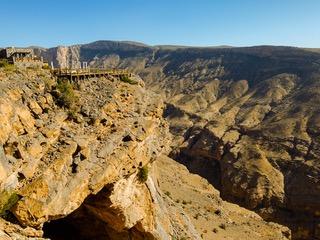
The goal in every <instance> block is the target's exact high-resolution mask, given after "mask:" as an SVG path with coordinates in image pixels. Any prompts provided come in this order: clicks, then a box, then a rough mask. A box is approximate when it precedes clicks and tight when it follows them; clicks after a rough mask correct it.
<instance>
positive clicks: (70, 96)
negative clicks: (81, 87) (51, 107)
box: [56, 80, 78, 109]
mask: <svg viewBox="0 0 320 240" xmlns="http://www.w3.org/2000/svg"><path fill="white" fill-rule="evenodd" d="M56 88H57V89H58V90H59V92H60V96H59V97H58V104H59V105H60V106H63V107H66V108H69V109H72V108H74V107H75V105H76V103H77V101H78V98H77V96H76V94H75V92H74V90H73V86H72V84H71V83H70V82H69V81H68V80H60V81H58V84H57V86H56Z"/></svg>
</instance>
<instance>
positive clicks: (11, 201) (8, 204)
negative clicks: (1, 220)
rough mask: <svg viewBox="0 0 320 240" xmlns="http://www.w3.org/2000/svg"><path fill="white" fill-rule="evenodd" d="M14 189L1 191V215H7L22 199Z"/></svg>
mask: <svg viewBox="0 0 320 240" xmlns="http://www.w3.org/2000/svg"><path fill="white" fill-rule="evenodd" d="M20 198H21V196H19V195H18V194H17V193H16V192H14V191H8V190H3V191H1V192H0V217H6V216H7V215H8V214H9V211H10V209H11V208H12V207H13V206H14V205H15V204H16V203H17V202H18V201H19V200H20Z"/></svg>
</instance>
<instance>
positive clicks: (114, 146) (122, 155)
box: [0, 70, 171, 239]
mask: <svg viewBox="0 0 320 240" xmlns="http://www.w3.org/2000/svg"><path fill="white" fill-rule="evenodd" d="M0 74H2V77H1V82H0V85H1V87H0V89H1V90H0V115H1V123H0V128H1V131H0V132H1V137H0V141H1V145H0V146H1V148H0V150H1V151H0V153H1V154H0V156H1V159H0V160H1V181H0V186H1V191H2V194H1V199H0V200H1V201H0V202H1V203H3V205H1V208H2V209H1V214H2V216H3V217H4V218H5V219H7V220H9V221H11V222H13V223H19V224H20V225H21V226H22V227H23V228H24V230H21V231H20V230H19V231H20V232H21V236H25V237H28V236H29V237H34V236H37V237H40V236H41V232H40V234H39V233H37V231H36V230H32V229H42V228H43V226H45V228H44V236H45V237H46V236H48V237H52V236H53V237H55V235H50V234H51V232H50V229H52V226H53V225H51V223H50V222H53V223H54V222H55V220H56V221H58V219H62V218H65V217H66V216H69V215H70V214H71V213H74V215H78V214H80V213H81V211H82V209H86V211H90V214H91V215H90V216H91V217H92V218H93V219H94V220H95V221H101V222H102V223H103V224H102V225H99V226H100V228H99V229H100V230H99V231H100V232H102V229H105V228H107V229H110V232H111V233H112V232H113V234H108V236H109V239H119V238H118V237H117V236H118V235H119V234H120V235H122V236H123V237H126V236H128V234H133V235H137V236H140V235H142V236H148V238H150V239H169V237H168V236H169V234H171V232H170V224H167V226H165V225H164V226H162V225H161V220H156V217H155V216H156V214H155V212H154V209H155V207H154V205H155V203H154V199H153V198H154V196H152V194H151V192H150V190H149V189H148V187H147V185H145V184H144V183H142V182H140V180H139V177H138V176H137V173H139V171H140V170H139V169H141V168H142V167H143V166H147V165H148V164H150V163H151V162H152V161H154V160H155V159H156V157H157V156H158V155H159V154H160V153H161V152H162V151H163V150H164V149H165V148H166V144H167V142H168V136H169V135H168V131H167V125H166V122H165V121H164V120H163V119H162V117H161V115H162V110H163V104H162V102H161V101H159V97H158V96H157V95H155V94H152V93H150V92H147V91H146V90H145V89H144V88H143V82H142V81H141V80H140V79H139V78H137V77H136V78H135V79H134V81H135V82H136V83H137V84H133V85H131V84H128V83H124V82H121V81H120V80H118V79H115V78H110V79H90V80H85V81H83V82H81V83H78V84H77V83H75V84H73V85H74V89H75V90H74V92H75V97H74V101H76V104H75V106H76V109H74V108H73V109H69V110H68V109H64V108H61V107H59V106H58V105H57V104H56V101H55V100H56V99H55V98H56V96H57V95H56V91H57V90H55V85H56V82H55V81H54V79H52V77H51V75H50V74H49V72H46V71H43V70H26V71H20V70H17V72H15V73H6V72H1V73H0ZM71 111H72V112H71ZM13 196H14V197H13ZM5 197H7V199H4V198H5ZM100 198H104V199H105V200H106V201H105V202H101V201H98V202H97V201H96V199H100ZM101 209H103V211H102V210H101ZM75 210H76V211H75ZM86 218H87V216H86ZM158 218H159V216H158ZM88 219H89V217H88ZM88 219H87V220H88ZM8 226H9V225H8ZM81 227H82V228H83V227H84V225H81ZM16 228H17V229H19V228H20V227H18V226H17V227H16ZM28 228H30V229H31V230H26V229H28ZM162 228H163V229H164V230H163V229H162ZM5 229H7V230H6V232H8V229H10V227H6V228H5ZM47 229H49V230H47ZM159 229H161V230H162V231H161V232H159V231H158V230H159ZM111 230H112V231H111ZM19 231H15V232H16V234H18V233H19ZM90 231H91V229H90ZM99 231H98V230H97V232H99ZM9 232H10V231H9ZM108 232H109V231H108ZM48 234H49V235H48ZM54 234H59V231H55V233H54ZM74 234H75V235H76V232H74ZM8 236H11V235H10V233H9V235H8Z"/></svg>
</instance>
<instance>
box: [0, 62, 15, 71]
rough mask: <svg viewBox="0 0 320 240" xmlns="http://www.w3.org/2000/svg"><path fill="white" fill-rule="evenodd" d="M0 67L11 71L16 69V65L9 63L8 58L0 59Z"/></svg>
mask: <svg viewBox="0 0 320 240" xmlns="http://www.w3.org/2000/svg"><path fill="white" fill-rule="evenodd" d="M0 68H3V69H4V70H5V71H6V72H12V71H14V70H16V67H15V66H14V65H13V64H10V63H9V62H8V60H6V59H2V60H0Z"/></svg>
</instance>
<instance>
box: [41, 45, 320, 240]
mask: <svg viewBox="0 0 320 240" xmlns="http://www.w3.org/2000/svg"><path fill="white" fill-rule="evenodd" d="M41 54H42V55H44V56H45V57H47V58H48V59H49V60H52V61H54V63H55V64H59V65H61V66H68V65H69V66H70V65H73V66H76V65H78V64H79V62H80V61H87V62H89V64H90V65H91V66H92V67H98V66H104V67H109V68H114V67H117V68H129V69H131V70H132V71H134V72H136V73H138V74H139V75H140V76H141V77H142V78H143V79H144V80H145V81H146V84H147V87H148V88H149V89H152V90H154V91H156V92H158V93H160V94H162V95H163V96H164V97H165V101H166V103H167V108H166V111H165V116H166V117H167V119H168V120H169V123H170V130H171V133H173V135H174V141H173V148H174V150H173V151H172V152H171V155H170V156H171V157H172V158H174V159H176V160H178V161H180V162H182V163H184V164H185V165H186V166H187V167H188V168H189V170H191V171H192V172H195V173H198V174H200V175H202V176H204V177H206V178H207V179H208V180H209V181H210V182H211V183H212V184H213V185H214V186H215V187H216V188H218V189H219V190H220V191H221V194H222V196H223V198H224V199H227V200H229V201H233V202H236V203H239V204H241V205H242V206H245V207H247V208H250V209H252V210H255V211H256V212H258V213H259V214H260V215H261V216H263V217H264V218H265V219H272V220H274V221H278V222H280V223H282V224H286V225H287V226H289V227H290V228H291V229H292V230H293V237H294V238H296V239H309V238H311V237H314V238H315V237H317V238H320V228H319V226H320V225H319V224H320V219H319V212H320V201H319V199H320V198H319V197H320V187H319V186H320V185H319V181H320V179H319V170H320V169H319V162H320V161H319V149H320V146H319V143H320V139H319V136H320V134H319V132H320V129H319V126H320V117H319V116H320V108H319V99H320V86H319V80H320V72H319V69H320V54H319V52H318V51H317V49H299V48H292V47H273V46H261V47H250V48H187V47H182V48H174V47H170V48H168V47H149V46H144V45H137V44H131V43H125V42H110V41H99V42H95V43H91V44H85V45H77V46H71V47H58V48H53V49H48V50H43V51H42V52H41Z"/></svg>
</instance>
